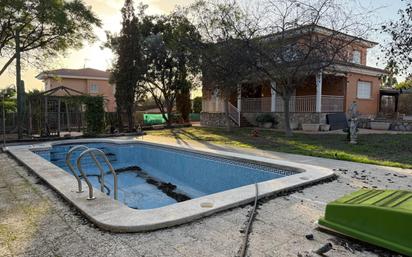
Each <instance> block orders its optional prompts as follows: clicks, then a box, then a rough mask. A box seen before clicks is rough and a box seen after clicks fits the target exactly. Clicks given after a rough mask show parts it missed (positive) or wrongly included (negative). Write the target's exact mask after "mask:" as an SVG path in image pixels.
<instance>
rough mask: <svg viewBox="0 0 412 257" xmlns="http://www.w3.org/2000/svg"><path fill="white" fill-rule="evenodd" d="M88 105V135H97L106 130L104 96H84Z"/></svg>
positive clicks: (86, 114)
mask: <svg viewBox="0 0 412 257" xmlns="http://www.w3.org/2000/svg"><path fill="white" fill-rule="evenodd" d="M84 103H85V105H86V113H85V116H86V126H87V128H86V133H85V134H86V135H88V136H95V135H97V134H101V133H102V132H103V130H104V108H103V97H101V96H87V97H85V98H84Z"/></svg>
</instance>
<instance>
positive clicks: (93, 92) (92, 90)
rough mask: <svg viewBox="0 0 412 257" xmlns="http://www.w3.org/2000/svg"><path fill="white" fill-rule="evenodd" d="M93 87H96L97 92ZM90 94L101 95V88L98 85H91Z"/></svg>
mask: <svg viewBox="0 0 412 257" xmlns="http://www.w3.org/2000/svg"><path fill="white" fill-rule="evenodd" d="M93 87H95V88H96V90H94V89H93ZM90 93H91V94H97V93H99V86H98V85H96V84H91V85H90Z"/></svg>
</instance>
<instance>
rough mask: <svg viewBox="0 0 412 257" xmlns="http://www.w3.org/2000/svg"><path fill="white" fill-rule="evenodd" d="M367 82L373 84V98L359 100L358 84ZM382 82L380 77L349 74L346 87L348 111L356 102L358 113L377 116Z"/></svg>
mask: <svg viewBox="0 0 412 257" xmlns="http://www.w3.org/2000/svg"><path fill="white" fill-rule="evenodd" d="M359 81H365V82H370V83H371V84H372V88H371V98H370V99H359V98H358V97H357V90H358V82H359ZM380 84H381V82H380V80H379V78H378V77H374V76H368V75H361V74H356V73H348V76H347V87H346V99H345V102H346V111H348V110H349V108H350V106H351V104H352V103H353V102H354V101H356V103H357V104H358V111H359V113H360V114H362V115H376V114H377V113H378V110H379V88H380Z"/></svg>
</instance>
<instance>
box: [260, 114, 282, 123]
mask: <svg viewBox="0 0 412 257" xmlns="http://www.w3.org/2000/svg"><path fill="white" fill-rule="evenodd" d="M256 121H257V122H259V123H265V122H272V123H274V124H277V121H276V120H275V118H274V117H273V116H272V115H270V114H267V113H266V114H259V115H258V116H257V117H256Z"/></svg>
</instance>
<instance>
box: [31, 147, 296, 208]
mask: <svg viewBox="0 0 412 257" xmlns="http://www.w3.org/2000/svg"><path fill="white" fill-rule="evenodd" d="M85 145H86V146H88V147H93V148H98V149H100V150H102V151H103V152H105V154H106V156H107V157H108V159H109V161H110V163H111V164H112V166H113V168H114V169H116V171H117V176H118V200H119V201H121V202H123V203H125V204H126V205H128V206H129V207H131V208H135V209H153V208H158V207H162V206H166V205H169V204H174V203H176V202H180V201H185V200H189V199H192V198H197V197H201V196H205V195H209V194H213V193H217V192H222V191H225V190H229V189H233V188H237V187H241V186H245V185H249V184H254V183H258V182H262V181H267V180H272V179H276V178H280V177H284V176H288V175H293V174H295V173H296V172H295V171H291V170H285V169H280V168H278V167H275V166H271V165H268V164H260V163H252V162H248V161H244V160H237V159H231V158H225V157H220V156H214V155H210V154H203V153H198V152H193V151H188V150H180V149H175V148H169V147H163V146H156V145H150V144H144V143H138V144H127V145H124V144H122V145H119V144H111V143H90V144H85ZM73 146H74V145H71V144H63V145H55V146H53V147H52V148H51V149H50V150H46V151H36V153H37V154H39V155H40V156H42V157H43V158H45V159H47V160H48V161H50V162H52V163H53V164H55V165H57V166H59V167H60V168H62V169H64V170H65V171H67V172H69V173H70V170H69V168H68V166H67V165H66V162H65V158H66V153H67V152H68V151H69V149H70V148H71V147H73ZM80 153H81V151H78V152H75V153H74V154H73V155H72V158H71V161H72V163H73V166H74V167H76V165H75V163H76V159H77V157H78V156H79V155H80ZM98 158H99V157H98ZM101 163H104V162H101ZM82 167H83V170H84V172H85V173H86V174H87V176H88V178H89V180H90V182H91V183H92V185H93V187H94V188H96V189H100V182H99V173H100V172H99V170H98V168H97V167H96V166H95V164H94V162H93V161H92V159H91V158H90V157H85V158H83V159H82ZM103 167H104V169H105V171H107V172H106V174H105V176H104V181H105V190H104V192H105V193H106V194H107V195H109V196H112V197H113V176H112V175H111V173H110V172H109V168H108V167H107V166H106V165H105V164H103ZM76 170H77V167H76ZM70 174H71V173H70ZM78 174H79V172H78ZM73 186H74V187H75V186H76V184H75V183H74V184H73Z"/></svg>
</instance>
